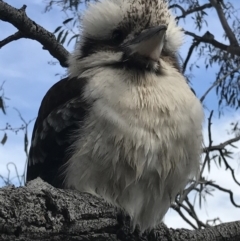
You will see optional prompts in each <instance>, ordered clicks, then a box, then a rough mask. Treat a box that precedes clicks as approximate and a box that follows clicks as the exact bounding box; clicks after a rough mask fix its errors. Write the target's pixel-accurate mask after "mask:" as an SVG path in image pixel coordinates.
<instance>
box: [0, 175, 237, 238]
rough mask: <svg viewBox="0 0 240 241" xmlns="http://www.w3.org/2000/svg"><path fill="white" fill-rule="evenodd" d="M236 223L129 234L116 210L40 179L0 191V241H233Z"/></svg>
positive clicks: (129, 231) (97, 200) (96, 199)
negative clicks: (195, 228) (194, 228)
mask: <svg viewBox="0 0 240 241" xmlns="http://www.w3.org/2000/svg"><path fill="white" fill-rule="evenodd" d="M239 238H240V221H236V222H232V223H225V224H221V225H218V226H215V227H210V228H206V229H200V230H194V231H192V230H187V229H176V230H174V229H168V228H167V227H166V226H165V225H164V224H162V225H160V226H159V228H158V229H155V230H153V231H152V232H150V233H149V232H146V233H144V234H143V235H140V234H138V232H134V233H132V232H131V229H130V228H129V222H128V223H126V222H125V223H124V222H121V220H120V218H119V217H118V216H117V212H116V209H115V208H113V207H111V206H109V205H108V204H107V203H105V202H104V201H103V200H102V199H100V198H97V197H94V196H92V195H90V194H86V193H79V192H77V191H71V190H61V189H56V188H54V187H52V186H50V185H49V184H47V183H45V182H43V181H42V180H41V179H40V178H38V179H35V180H33V181H31V182H30V183H28V185H27V187H19V188H15V187H13V186H10V187H4V188H2V189H0V240H3V241H8V240H9V241H10V240H11V241H12V240H24V241H30V240H31V241H32V240H35V241H38V240H39V241H40V240H44V241H50V240H51V241H55V240H56V241H57V240H68V241H73V240H74V241H77V240H86V241H88V240H89V241H90V240H98V241H101V240H104V241H110V240H111V241H114V240H115V241H117V240H118V241H126V240H129V241H135V240H136V241H137V240H138V241H148V240H151V241H162V240H169V241H170V240H172V241H173V240H178V241H186V240H191V241H194V240H197V241H227V240H231V241H238V240H239Z"/></svg>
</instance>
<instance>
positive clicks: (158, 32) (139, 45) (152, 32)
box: [123, 25, 167, 61]
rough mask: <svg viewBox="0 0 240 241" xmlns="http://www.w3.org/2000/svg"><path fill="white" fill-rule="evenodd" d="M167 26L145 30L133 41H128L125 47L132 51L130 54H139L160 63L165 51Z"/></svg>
mask: <svg viewBox="0 0 240 241" xmlns="http://www.w3.org/2000/svg"><path fill="white" fill-rule="evenodd" d="M166 30H167V26H166V25H160V26H157V27H153V28H149V29H145V30H143V31H142V32H141V33H140V34H139V35H138V36H137V37H135V38H134V39H133V40H130V41H128V42H127V43H125V44H124V46H123V47H126V48H127V51H130V52H129V53H128V54H130V55H132V54H139V55H141V56H144V57H147V58H149V59H152V60H153V61H158V60H159V57H160V54H161V52H162V49H163V45H164V39H165V33H166Z"/></svg>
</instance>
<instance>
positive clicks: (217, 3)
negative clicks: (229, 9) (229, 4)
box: [209, 0, 239, 46]
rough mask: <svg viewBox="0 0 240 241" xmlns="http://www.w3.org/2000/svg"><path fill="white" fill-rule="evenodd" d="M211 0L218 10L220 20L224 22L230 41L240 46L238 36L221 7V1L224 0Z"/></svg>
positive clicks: (223, 25) (233, 44)
mask: <svg viewBox="0 0 240 241" xmlns="http://www.w3.org/2000/svg"><path fill="white" fill-rule="evenodd" d="M209 2H210V3H211V4H212V5H213V6H214V8H215V9H216V11H217V14H218V17H219V20H220V22H221V24H222V27H223V29H224V31H225V33H226V35H227V37H228V39H229V42H230V44H231V45H232V46H239V44H238V41H237V38H236V36H235V34H234V33H233V31H232V29H231V28H230V26H229V24H228V21H227V19H226V17H225V15H224V12H223V9H222V7H221V5H220V4H221V2H223V1H222V0H209Z"/></svg>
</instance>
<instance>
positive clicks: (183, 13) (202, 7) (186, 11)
mask: <svg viewBox="0 0 240 241" xmlns="http://www.w3.org/2000/svg"><path fill="white" fill-rule="evenodd" d="M211 7H212V4H211V3H205V4H203V5H202V6H199V7H195V8H190V9H188V10H185V9H184V8H183V7H182V6H180V5H179V4H173V5H170V6H169V8H179V9H180V10H181V12H182V15H180V16H177V17H176V20H179V19H181V18H185V17H186V16H187V15H189V14H192V13H194V12H198V11H202V10H204V9H206V8H211Z"/></svg>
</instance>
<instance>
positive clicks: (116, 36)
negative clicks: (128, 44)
mask: <svg viewBox="0 0 240 241" xmlns="http://www.w3.org/2000/svg"><path fill="white" fill-rule="evenodd" d="M123 39H124V34H123V32H122V31H121V30H119V29H117V30H114V31H113V33H112V41H113V43H114V44H120V43H121V42H122V41H123Z"/></svg>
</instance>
